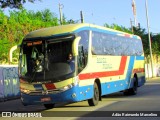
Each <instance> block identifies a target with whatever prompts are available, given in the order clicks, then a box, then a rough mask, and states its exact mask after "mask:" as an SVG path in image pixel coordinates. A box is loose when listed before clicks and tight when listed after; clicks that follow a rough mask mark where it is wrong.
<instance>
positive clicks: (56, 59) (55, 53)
mask: <svg viewBox="0 0 160 120" xmlns="http://www.w3.org/2000/svg"><path fill="white" fill-rule="evenodd" d="M73 40H74V38H73V36H72V37H65V38H54V39H47V40H36V41H33V40H32V41H26V42H23V43H22V48H21V54H20V65H19V68H20V70H19V71H20V77H21V78H22V79H24V80H26V81H28V82H48V81H51V82H57V81H62V80H66V79H68V78H70V77H73V75H74V72H75V62H74V57H72V60H70V61H69V60H68V55H69V54H70V55H71V54H72V43H73Z"/></svg>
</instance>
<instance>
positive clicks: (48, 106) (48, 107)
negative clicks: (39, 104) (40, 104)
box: [44, 104, 55, 109]
mask: <svg viewBox="0 0 160 120" xmlns="http://www.w3.org/2000/svg"><path fill="white" fill-rule="evenodd" d="M54 106H55V104H44V107H45V108H46V109H52V108H54Z"/></svg>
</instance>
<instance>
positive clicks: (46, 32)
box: [24, 23, 140, 40]
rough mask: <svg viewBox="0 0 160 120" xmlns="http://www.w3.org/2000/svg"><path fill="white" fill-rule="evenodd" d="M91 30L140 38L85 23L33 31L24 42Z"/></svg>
mask: <svg viewBox="0 0 160 120" xmlns="http://www.w3.org/2000/svg"><path fill="white" fill-rule="evenodd" d="M92 29H99V30H103V31H109V32H113V33H115V34H117V35H119V36H127V37H136V38H137V39H140V37H138V36H136V35H131V34H128V33H125V32H121V31H117V30H113V29H110V28H106V27H102V26H98V25H93V24H87V23H79V24H69V25H60V26H54V27H48V28H42V29H39V30H35V31H32V32H30V33H29V34H27V35H26V36H25V38H24V40H25V39H29V38H39V37H48V36H54V35H60V34H67V33H68V34H71V33H75V32H76V31H80V30H92Z"/></svg>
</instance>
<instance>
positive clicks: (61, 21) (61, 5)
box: [59, 3, 64, 25]
mask: <svg viewBox="0 0 160 120" xmlns="http://www.w3.org/2000/svg"><path fill="white" fill-rule="evenodd" d="M63 7H64V6H63V4H60V3H59V14H60V24H61V25H63V14H62V8H63Z"/></svg>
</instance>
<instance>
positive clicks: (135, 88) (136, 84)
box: [124, 78, 138, 95]
mask: <svg viewBox="0 0 160 120" xmlns="http://www.w3.org/2000/svg"><path fill="white" fill-rule="evenodd" d="M137 88H138V81H137V79H136V78H134V85H133V88H130V89H128V90H126V91H124V95H136V94H137Z"/></svg>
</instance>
